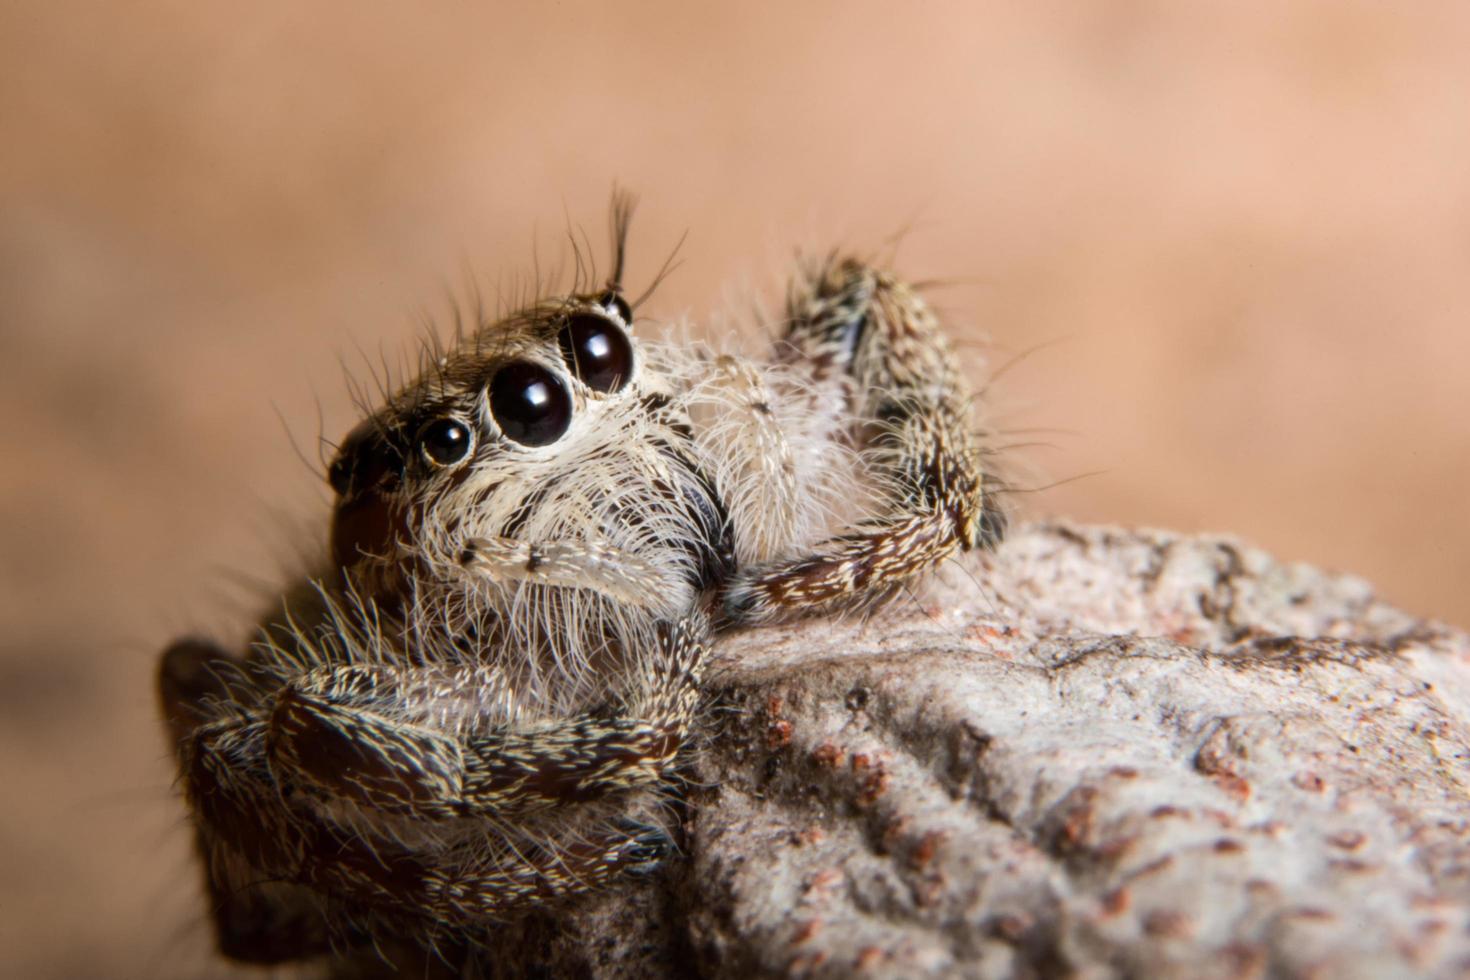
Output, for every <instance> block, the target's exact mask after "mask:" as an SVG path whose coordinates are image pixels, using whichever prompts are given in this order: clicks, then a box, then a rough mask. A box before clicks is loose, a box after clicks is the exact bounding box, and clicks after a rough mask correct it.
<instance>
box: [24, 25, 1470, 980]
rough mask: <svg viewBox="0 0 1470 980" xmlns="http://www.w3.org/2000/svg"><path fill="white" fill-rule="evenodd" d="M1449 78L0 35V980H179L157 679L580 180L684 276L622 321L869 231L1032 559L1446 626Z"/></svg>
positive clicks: (1453, 113)
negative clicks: (1208, 546)
mask: <svg viewBox="0 0 1470 980" xmlns="http://www.w3.org/2000/svg"><path fill="white" fill-rule="evenodd" d="M527 6H528V7H529V6H530V5H527ZM1467 51H1470V6H1466V5H1465V4H1463V3H1460V2H1457V0H1448V2H1443V3H1429V2H1421V3H1414V4H1398V5H1390V4H1383V3H1356V2H1350V0H1322V2H1307V0H1292V2H1279V0H1278V2H1270V3H1259V4H1254V3H1229V4H1219V5H1210V6H1205V5H1200V6H1195V5H1179V4H1172V3H1168V2H1165V0H1156V2H1150V0H1120V2H1110V3H1068V4H1056V5H1051V4H996V5H983V6H982V5H964V6H960V5H955V6H948V5H944V4H938V3H924V4H899V3H885V4H876V3H874V4H849V3H840V4H839V3H831V4H828V3H812V4H791V5H769V6H768V7H764V8H761V9H759V10H756V9H747V8H746V6H745V5H741V4H721V5H686V4H678V3H661V4H622V5H618V6H616V7H615V8H614V7H612V6H608V7H605V8H604V7H601V6H596V5H587V6H582V5H577V4H555V5H543V6H542V7H541V8H540V9H537V10H523V11H520V12H511V11H508V10H504V9H495V8H492V7H490V5H477V4H471V3H464V2H458V3H418V4H374V3H345V2H340V3H339V2H331V3H325V2H319V3H310V2H308V3H300V2H277V0H265V2H258V3H253V4H230V5H217V6H216V5H196V4H186V3H161V2H158V3H138V4H129V5H125V6H124V5H115V6H105V7H104V6H103V5H84V4H72V3H64V2H63V3H43V2H39V0H32V2H30V3H10V4H5V5H3V6H0V127H3V129H0V134H3V144H0V209H3V215H4V220H3V222H0V378H3V384H0V420H3V421H0V425H3V430H0V431H3V435H4V441H3V445H4V452H5V462H4V468H3V471H0V472H3V476H0V508H3V518H0V519H3V526H4V538H3V548H0V560H3V565H0V572H3V576H4V578H3V583H0V586H3V587H0V610H3V625H4V631H3V634H0V734H3V737H0V763H3V767H4V770H3V771H4V773H5V778H4V782H3V785H4V800H5V802H4V803H3V804H0V963H3V964H5V966H4V968H3V970H4V972H7V973H10V975H14V976H58V977H60V976H143V975H154V974H161V975H171V976H172V975H176V976H194V975H220V974H221V973H222V971H221V970H220V969H219V968H217V967H213V966H211V965H210V963H209V960H208V959H207V956H206V950H207V946H208V936H207V932H206V930H205V929H204V927H203V925H202V923H201V920H200V918H199V906H198V902H197V899H196V879H195V873H194V869H193V867H192V865H191V862H190V858H189V855H188V853H187V846H186V840H185V834H184V832H183V828H182V825H181V822H180V821H181V815H182V811H181V809H180V808H179V806H178V805H177V804H176V803H174V802H172V801H171V800H170V799H169V798H168V792H169V779H170V773H169V770H168V767H167V765H166V763H165V761H164V759H163V745H162V738H161V736H160V734H159V733H158V732H157V731H156V727H157V726H156V725H155V723H154V720H153V705H152V692H151V683H152V679H151V671H152V666H153V660H154V657H155V655H156V652H157V650H158V649H159V647H160V646H161V645H162V644H163V643H164V642H165V640H166V639H167V638H168V637H169V636H171V635H172V634H174V633H176V632H179V631H181V630H185V629H213V630H218V631H220V632H222V634H223V635H225V636H229V637H235V636H239V635H241V634H240V632H239V630H240V624H241V623H242V622H244V621H245V619H246V616H247V614H248V611H249V610H250V609H251V607H252V606H253V604H254V600H253V599H252V598H251V597H252V595H253V594H255V593H254V592H253V591H252V590H255V589H257V588H269V586H270V585H271V584H272V583H274V582H277V581H279V580H280V578H281V576H282V575H283V572H282V571H281V568H282V566H283V564H285V565H287V566H289V556H290V555H291V554H292V552H293V547H294V543H295V542H297V541H299V540H305V541H307V542H308V544H309V542H310V541H311V540H312V535H313V534H314V533H315V531H314V528H315V527H316V525H315V524H314V523H313V519H314V518H318V517H319V516H320V514H321V511H322V508H323V506H324V500H325V497H324V494H323V493H322V491H321V488H320V485H319V483H318V481H317V480H316V479H315V478H314V477H313V475H312V473H311V472H310V470H309V468H308V467H307V466H306V465H305V464H303V463H302V462H301V460H300V459H299V458H298V457H297V455H296V453H295V452H294V450H293V448H292V445H291V437H294V438H295V440H296V441H297V442H298V443H299V444H300V445H301V446H302V448H303V451H304V452H305V453H306V454H307V455H308V456H314V454H315V447H316V438H317V436H318V432H319V430H320V431H321V432H324V433H325V434H326V435H327V436H328V437H331V436H334V435H336V434H339V433H341V432H342V431H343V430H344V429H345V428H346V426H347V425H348V424H349V422H350V420H351V410H350V403H349V399H348V395H347V389H346V386H345V385H344V383H343V382H342V375H341V366H340V365H341V364H342V363H344V362H345V363H346V364H347V365H348V366H349V369H350V370H351V371H352V373H355V374H357V375H362V374H364V373H365V371H364V367H363V365H364V358H366V359H367V360H369V361H376V360H377V359H378V357H379V351H380V350H381V351H384V352H386V353H387V354H388V355H389V356H390V357H396V356H397V355H398V354H399V353H400V352H402V351H404V350H406V349H407V348H408V343H409V341H410V340H411V339H412V337H413V336H415V334H416V332H417V331H418V330H419V329H420V326H421V317H422V316H423V315H425V314H426V313H429V312H433V311H439V310H442V309H443V308H444V303H443V302H442V297H444V296H445V295H446V291H450V292H454V291H462V290H460V287H462V286H463V284H464V283H465V282H466V279H467V275H466V272H465V270H466V269H471V270H475V271H476V273H477V275H478V276H479V278H480V280H481V282H482V283H484V284H485V285H486V287H487V289H488V290H489V291H490V292H492V293H493V290H494V285H495V282H496V280H497V277H502V276H506V275H510V274H514V273H518V272H525V271H526V270H527V269H528V266H529V263H530V257H531V253H532V241H533V236H534V238H535V239H536V240H538V241H539V242H540V244H541V248H542V254H543V256H551V255H554V254H555V253H556V251H557V249H558V243H559V239H560V236H562V234H563V232H564V229H565V227H566V225H567V222H568V220H569V219H570V220H571V221H572V222H574V223H577V224H580V225H583V226H585V227H586V228H587V229H588V231H589V233H590V234H591V235H592V237H593V240H594V242H595V243H596V244H597V245H598V246H599V247H601V245H602V243H603V241H604V233H603V221H604V213H605V206H606V202H607V198H608V193H609V190H610V188H611V186H612V183H613V181H614V179H617V180H619V181H621V182H623V183H624V184H625V185H627V186H629V187H632V188H634V189H636V190H637V191H639V192H641V194H642V196H643V207H642V210H641V212H640V214H639V218H638V221H637V223H636V225H635V229H634V247H635V249H634V253H633V267H632V271H631V279H632V282H634V283H638V282H641V281H646V280H647V278H648V277H649V276H651V275H652V273H653V271H654V270H655V269H656V268H657V267H658V265H659V264H660V263H661V262H662V260H663V259H664V257H665V256H666V254H667V253H668V252H669V250H670V249H671V248H672V247H673V245H674V243H675V242H676V241H677V239H678V237H679V235H680V234H681V233H682V232H684V231H685V230H686V229H687V230H688V232H689V238H688V241H687V243H686V244H685V246H684V248H683V251H682V256H683V259H684V264H683V265H682V267H681V268H680V269H679V270H678V271H677V273H676V274H675V275H674V276H673V277H672V278H671V279H670V280H669V281H668V282H667V283H666V285H665V286H664V287H663V288H662V289H661V290H660V292H659V294H658V295H657V296H656V298H655V300H654V301H653V302H652V304H651V309H652V311H653V312H654V314H656V315H659V316H662V317H665V318H675V317H677V316H679V315H680V314H682V313H684V312H686V311H687V312H689V313H690V314H692V315H693V316H694V317H695V318H696V319H698V320H703V319H704V318H705V316H706V314H707V313H708V312H709V311H710V310H712V309H716V308H719V307H721V306H722V305H724V306H728V305H729V303H730V302H731V299H732V297H733V298H734V299H735V300H736V301H738V302H742V303H743V302H744V301H745V299H746V298H747V297H748V296H750V295H752V294H755V295H765V296H768V297H769V296H774V295H775V293H776V291H777V289H778V286H779V283H780V280H781V277H782V271H781V270H782V269H783V268H784V267H785V266H786V265H787V263H788V260H789V256H790V255H791V252H792V250H793V248H794V247H795V246H797V245H807V246H816V247H825V246H827V245H830V244H845V245H854V246H860V247H864V248H870V249H874V250H878V249H881V248H882V247H883V246H884V243H885V242H886V241H888V240H889V239H890V238H892V237H893V236H894V235H895V233H897V232H899V231H900V230H903V229H907V234H906V235H904V236H903V238H902V243H901V246H900V247H899V249H898V253H897V264H898V266H899V268H900V269H901V270H903V271H904V272H905V273H906V274H908V275H910V276H912V277H915V278H922V279H944V280H947V281H949V282H950V283H951V284H952V285H951V286H950V287H949V288H946V289H944V290H942V291H937V292H936V293H935V294H934V295H935V296H936V298H937V299H938V301H939V302H940V303H941V304H942V305H943V306H944V308H945V309H946V311H947V312H948V314H949V315H950V317H951V319H952V322H953V323H954V325H955V326H954V329H955V330H956V331H957V332H959V333H962V334H964V335H965V336H966V337H968V338H972V339H977V340H978V339H980V338H982V337H986V338H988V339H989V341H991V343H992V344H993V347H990V348H987V349H984V351H982V349H980V348H978V347H974V346H967V348H966V349H967V350H969V351H971V352H972V353H973V354H974V355H975V356H976V357H977V358H978V357H979V356H980V354H981V353H982V352H984V353H988V356H989V357H990V358H991V359H992V361H993V362H1005V361H1007V360H1008V359H1010V358H1012V357H1014V356H1015V355H1017V354H1019V353H1022V352H1025V351H1028V350H1031V349H1033V348H1037V347H1038V346H1040V347H1041V349H1040V350H1037V351H1036V352H1035V353H1033V354H1032V355H1031V356H1030V357H1028V358H1027V359H1025V360H1024V361H1023V362H1022V363H1020V364H1018V365H1017V366H1016V367H1015V368H1014V369H1012V370H1011V371H1009V373H1007V375H1006V376H1005V378H1004V380H1003V383H1002V384H1001V385H1000V386H999V401H1000V403H1001V405H1002V408H1003V410H1004V417H1003V420H1002V421H1003V424H1004V425H1006V426H1007V427H1010V428H1013V429H1029V428H1033V427H1041V428H1046V429H1049V430H1055V429H1062V430H1066V431H1061V432H1057V431H1050V432H1048V433H1046V434H1043V435H1040V436H1034V435H1018V436H1017V437H1016V438H1017V439H1028V440H1029V439H1037V438H1039V439H1042V440H1044V441H1046V442H1048V443H1049V444H1050V447H1049V448H1041V449H1033V450H1030V451H1028V452H1027V453H1026V454H1025V459H1026V461H1027V463H1028V473H1033V474H1035V477H1034V482H1047V481H1051V480H1058V479H1065V478H1067V477H1071V476H1075V475H1078V474H1083V473H1087V472H1090V471H1094V470H1101V471H1102V472H1101V473H1100V474H1099V475H1093V476H1088V477H1086V478H1084V479H1080V480H1077V481H1075V482H1070V483H1067V484H1065V485H1064V486H1061V487H1058V488H1056V489H1054V490H1050V491H1048V492H1046V493H1044V494H1039V495H1034V496H1031V497H1029V498H1027V499H1026V500H1024V501H1023V506H1024V507H1025V509H1026V511H1027V512H1029V513H1030V514H1032V515H1044V514H1051V513H1062V514H1070V515H1073V516H1076V517H1079V518H1082V519H1085V520H1092V521H1115V522H1124V523H1139V524H1149V525H1158V526H1165V527H1172V528H1178V529H1183V530H1217V531H1228V532H1234V533H1237V534H1239V535H1241V536H1243V537H1245V538H1247V539H1249V540H1252V541H1254V542H1257V543H1260V544H1262V545H1264V546H1266V547H1268V548H1270V549H1271V550H1273V551H1274V552H1276V553H1277V554H1279V555H1281V556H1283V557H1286V558H1291V559H1301V560H1306V561H1311V562H1314V563H1318V564H1321V565H1325V566H1329V567H1334V568H1341V569H1347V570H1352V571H1355V572H1359V573H1362V574H1363V575H1365V576H1367V577H1368V578H1370V579H1372V580H1373V581H1374V582H1376V583H1377V584H1378V585H1379V586H1380V587H1381V588H1382V590H1383V592H1384V594H1386V595H1387V596H1388V597H1389V598H1391V599H1393V600H1395V601H1396V602H1398V603H1399V604H1401V605H1403V606H1404V607H1406V608H1408V609H1411V610H1413V611H1416V612H1420V613H1424V614H1428V615H1434V616H1439V617H1443V618H1447V619H1449V620H1451V621H1453V622H1457V623H1459V624H1461V625H1467V624H1470V590H1467V589H1466V588H1465V585H1466V579H1467V572H1470V510H1467V508H1466V506H1465V488H1466V485H1467V483H1470V451H1467V445H1470V417H1467V412H1466V409H1467V406H1470V397H1467V392H1466V384H1465V382H1464V373H1465V365H1466V363H1467V361H1470V335H1467V330H1466V325H1467V318H1470V276H1467V275H1466V273H1467V271H1470V57H1467V56H1466V52H1467ZM361 352H366V353H365V354H364V353H361ZM319 416H320V422H319ZM283 421H284V426H283ZM287 430H289V432H290V434H291V435H290V436H288V433H287ZM242 583H243V584H242Z"/></svg>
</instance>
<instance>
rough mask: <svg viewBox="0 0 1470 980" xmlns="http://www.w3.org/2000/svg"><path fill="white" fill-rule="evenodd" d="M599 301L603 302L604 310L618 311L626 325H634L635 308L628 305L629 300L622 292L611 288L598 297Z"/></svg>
mask: <svg viewBox="0 0 1470 980" xmlns="http://www.w3.org/2000/svg"><path fill="white" fill-rule="evenodd" d="M597 302H598V303H600V304H602V308H603V309H604V310H608V311H610V312H613V313H616V314H617V315H618V316H619V317H621V318H622V320H623V324H624V325H625V326H629V327H631V326H632V325H633V308H632V307H631V306H629V305H628V301H627V300H625V299H623V294H622V293H620V292H617V291H616V290H612V289H609V290H608V291H607V292H605V293H603V294H602V295H601V296H599V297H598V298H597Z"/></svg>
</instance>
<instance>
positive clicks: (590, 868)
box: [160, 619, 706, 962]
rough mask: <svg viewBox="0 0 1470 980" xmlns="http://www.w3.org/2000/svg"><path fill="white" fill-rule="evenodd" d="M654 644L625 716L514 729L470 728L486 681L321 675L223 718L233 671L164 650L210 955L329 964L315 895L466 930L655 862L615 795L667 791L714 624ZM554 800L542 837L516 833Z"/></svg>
mask: <svg viewBox="0 0 1470 980" xmlns="http://www.w3.org/2000/svg"><path fill="white" fill-rule="evenodd" d="M657 635H658V642H659V649H658V650H657V651H655V652H653V653H651V654H649V655H648V656H646V657H645V658H644V660H643V661H642V662H643V663H644V667H643V670H642V671H641V673H640V675H639V679H638V681H637V683H636V684H635V685H634V686H635V687H636V691H634V692H632V693H631V694H630V695H629V696H627V697H626V698H625V701H624V704H623V705H622V708H621V710H619V711H617V712H610V713H608V714H607V715H604V716H583V717H578V718H572V719H568V720H565V721H562V722H559V723H548V724H546V725H544V726H540V727H524V726H521V727H517V728H516V729H515V730H514V731H512V730H510V728H505V729H501V730H494V729H492V730H489V731H486V730H484V726H483V725H480V726H475V725H474V723H473V716H474V715H475V713H476V712H477V711H479V710H481V709H483V708H484V707H486V706H488V705H489V704H490V703H492V702H493V701H495V699H497V698H500V697H502V696H504V695H505V694H506V691H505V689H504V685H503V683H501V682H499V680H498V679H497V677H496V676H495V675H494V674H493V673H491V672H489V671H488V670H472V671H465V672H461V673H453V672H449V671H446V670H445V669H442V668H412V667H386V666H383V667H374V666H360V665H357V666H337V667H322V668H317V669H314V670H309V671H306V672H305V673H303V674H300V675H298V676H296V677H295V678H293V679H291V680H290V681H288V682H287V683H286V684H285V686H284V687H282V688H281V689H280V690H279V691H277V692H275V693H274V694H269V693H261V694H260V696H259V697H256V698H251V699H248V700H251V701H254V702H255V703H256V704H257V705H258V706H257V707H249V708H247V707H244V705H243V703H242V700H241V699H240V698H238V697H235V698H231V699H230V701H229V702H226V701H225V700H224V699H223V696H224V695H225V693H226V688H225V686H224V684H223V683H220V682H218V680H217V678H218V677H219V676H221V675H228V674H229V673H231V672H232V671H233V672H234V673H236V674H237V675H238V674H239V671H238V668H237V667H236V666H235V661H234V660H233V659H232V658H229V657H228V656H227V655H225V654H223V653H221V652H219V651H217V650H215V649H214V648H212V647H209V646H207V645H203V644H192V643H187V644H180V645H177V646H176V647H175V648H173V649H172V650H170V651H169V653H167V654H166V655H165V658H164V662H163V665H162V670H161V674H160V686H161V689H162V693H163V696H164V706H165V714H166V715H167V716H168V717H169V718H170V719H171V720H173V719H178V721H177V723H176V724H175V725H174V732H175V734H176V736H177V738H178V742H177V748H178V756H179V764H180V772H181V776H182V781H183V783H184V788H185V793H186V795H187V796H188V798H189V800H190V803H191V805H192V809H193V811H194V814H195V819H196V825H197V828H198V833H199V842H200V847H201V851H202V852H203V853H204V855H205V857H206V863H207V865H208V870H209V884H210V891H211V895H212V896H213V898H214V914H215V919H216V927H217V932H218V935H219V940H220V946H221V949H222V950H223V951H224V952H226V953H227V954H228V955H231V956H233V957H235V958H238V959H246V960H253V961H264V962H278V961H281V960H285V959H292V958H297V957H300V956H305V955H311V954H313V953H316V952H320V951H321V950H322V949H324V948H325V947H326V944H327V942H328V941H329V937H328V933H327V931H326V928H325V927H324V923H323V920H322V916H321V911H320V909H321V904H320V903H321V899H322V898H325V899H326V900H327V901H328V903H329V904H332V905H334V906H340V907H342V908H344V909H350V908H354V907H356V908H361V909H363V910H365V911H364V914H365V915H366V916H367V917H368V918H371V917H373V916H375V915H382V914H388V915H399V916H409V917H411V918H412V919H413V920H414V921H419V920H424V921H439V922H444V923H451V924H454V925H458V926H465V927H473V926H478V925H483V924H485V923H487V922H490V921H494V920H496V919H500V918H505V917H507V916H509V915H511V914H513V913H515V912H518V911H521V910H524V909H526V908H529V907H532V906H534V905H537V904H543V903H545V902H549V901H553V900H555V899H557V898H560V897H563V896H567V895H572V894H576V893H578V892H582V891H586V890H588V889H591V888H595V887H597V886H599V885H601V884H603V883H605V882H607V881H609V880H611V879H612V878H614V877H616V876H617V875H619V874H623V873H627V872H630V871H637V870H639V869H640V868H644V867H646V866H648V864H649V863H650V862H651V861H653V860H654V859H656V858H657V857H658V856H659V855H660V854H661V853H662V851H663V850H664V849H665V848H666V846H667V837H666V835H665V833H664V831H663V830H662V829H661V828H659V827H657V826H651V825H648V824H640V823H639V822H637V819H636V818H637V813H638V812H639V811H637V810H636V809H635V810H633V811H626V808H625V807H624V806H623V805H622V803H621V801H617V802H614V801H613V799H612V797H613V796H614V794H616V793H617V792H618V791H621V790H630V789H637V788H640V787H649V786H653V785H655V784H658V783H660V782H662V781H664V780H666V779H668V777H669V768H670V767H671V765H672V764H673V762H674V758H675V755H676V753H677V752H678V750H679V748H680V746H681V745H682V743H683V741H684V738H685V733H686V730H687V726H688V723H689V719H690V717H691V715H692V713H693V710H694V706H695V703H696V700H697V683H698V678H699V672H700V667H701V662H702V659H703V654H704V649H705V640H706V625H705V623H704V622H703V620H701V619H690V620H685V621H681V622H678V623H672V624H667V625H665V626H662V627H660V629H659V630H658V631H657ZM226 703H229V704H231V705H232V707H230V708H229V709H227V710H225V711H224V712H223V717H221V714H222V710H221V706H222V705H224V704H226ZM211 716H213V717H211ZM206 719H208V720H206ZM461 729H463V731H462V732H461V731H460V730H461ZM604 798H607V799H608V800H609V802H608V803H605V804H598V803H597V801H598V800H600V799H604ZM343 803H348V804H354V805H355V806H356V807H357V808H359V809H360V810H362V811H363V812H364V813H372V812H377V813H380V814H383V815H384V816H385V818H387V819H388V820H390V821H392V820H395V819H396V820H399V821H404V822H402V823H399V824H397V826H398V830H396V831H395V830H393V829H392V828H393V826H394V824H393V823H391V822H390V823H386V824H384V826H385V827H386V828H388V829H387V833H386V835H384V834H382V833H379V832H378V831H376V830H375V829H373V828H372V826H371V822H370V823H364V822H362V821H361V820H356V819H348V820H347V821H346V822H343V820H342V818H343V816H344V814H345V815H350V812H351V810H352V809H353V807H352V806H348V807H347V808H346V809H345V810H344V809H343V807H342V804H343ZM565 804H572V806H570V807H564V806H563V808H562V810H561V815H560V818H559V819H557V820H552V821H551V822H550V823H543V822H541V821H531V822H527V823H524V824H523V823H522V822H521V821H522V818H523V817H524V816H525V815H526V814H527V813H528V812H529V811H534V810H546V809H551V808H553V807H558V806H562V805H565ZM582 805H586V807H587V808H586V809H584V808H583V806H582ZM630 818H631V819H630ZM481 821H488V822H481ZM413 826H418V827H419V828H420V830H418V831H413V832H407V831H406V828H409V827H413ZM558 827H560V828H562V832H558V831H557V828H558ZM474 828H479V829H478V830H476V831H475V832H474V833H472V834H470V836H469V837H465V836H464V835H465V833H466V832H467V831H468V830H472V829H474ZM491 828H494V830H493V833H492V832H491ZM410 842H413V843H410ZM303 886H304V888H305V890H306V893H305V894H302V891H303ZM293 889H294V891H293ZM313 894H314V895H315V896H319V897H318V898H313V897H312V895H313ZM343 921H350V917H348V918H345V919H344V917H341V916H338V917H336V922H335V925H334V926H333V928H334V929H335V930H336V931H337V932H339V933H340V930H341V925H342V922H343ZM341 938H345V939H346V940H347V941H349V942H352V941H357V940H360V938H361V937H356V938H354V937H353V936H351V935H347V936H345V937H342V936H339V939H341Z"/></svg>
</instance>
